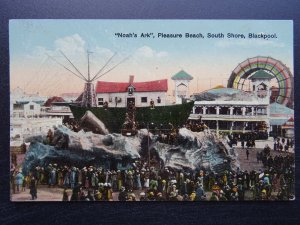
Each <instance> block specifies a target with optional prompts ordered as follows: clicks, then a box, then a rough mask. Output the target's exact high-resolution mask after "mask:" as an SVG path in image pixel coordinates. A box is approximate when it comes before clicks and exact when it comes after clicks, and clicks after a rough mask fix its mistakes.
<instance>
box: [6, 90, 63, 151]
mask: <svg viewBox="0 0 300 225" xmlns="http://www.w3.org/2000/svg"><path fill="white" fill-rule="evenodd" d="M10 97H11V98H10V145H11V146H20V145H21V144H22V143H23V142H24V141H25V139H26V137H28V136H31V135H43V134H44V135H45V134H47V132H48V130H49V129H53V126H58V125H62V120H63V117H62V115H59V114H49V113H47V109H48V108H47V107H45V106H44V103H45V102H46V98H45V97H41V96H39V95H38V94H35V95H28V94H26V93H25V92H24V91H23V90H22V89H21V88H16V89H15V90H13V91H12V92H11V96H10ZM49 108H51V106H49Z"/></svg>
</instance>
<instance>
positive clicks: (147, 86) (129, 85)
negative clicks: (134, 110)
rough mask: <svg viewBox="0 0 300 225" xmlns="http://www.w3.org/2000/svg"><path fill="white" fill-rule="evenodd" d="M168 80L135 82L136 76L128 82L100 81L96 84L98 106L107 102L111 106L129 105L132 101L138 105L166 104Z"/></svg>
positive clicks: (131, 77)
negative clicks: (151, 102) (152, 102)
mask: <svg viewBox="0 0 300 225" xmlns="http://www.w3.org/2000/svg"><path fill="white" fill-rule="evenodd" d="M167 91H168V80H167V79H164V80H155V81H147V82H134V76H130V77H129V81H128V82H105V81H98V82H97V86H96V98H97V106H98V107H103V105H104V103H105V102H107V103H108V106H109V107H127V105H128V104H129V103H130V102H132V103H133V104H135V106H137V107H143V106H150V101H151V100H153V101H154V104H155V105H158V106H160V105H162V106H163V105H166V102H167V101H166V98H167Z"/></svg>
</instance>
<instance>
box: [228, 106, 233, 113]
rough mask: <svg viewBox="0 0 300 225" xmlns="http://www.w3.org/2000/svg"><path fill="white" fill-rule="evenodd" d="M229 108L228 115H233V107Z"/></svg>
mask: <svg viewBox="0 0 300 225" xmlns="http://www.w3.org/2000/svg"><path fill="white" fill-rule="evenodd" d="M229 110H230V115H233V107H230V108H229Z"/></svg>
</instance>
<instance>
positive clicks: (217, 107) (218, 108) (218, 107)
mask: <svg viewBox="0 0 300 225" xmlns="http://www.w3.org/2000/svg"><path fill="white" fill-rule="evenodd" d="M215 108H216V114H217V115H220V106H216V107H215Z"/></svg>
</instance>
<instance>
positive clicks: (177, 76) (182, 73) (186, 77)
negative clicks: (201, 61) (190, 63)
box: [172, 70, 194, 80]
mask: <svg viewBox="0 0 300 225" xmlns="http://www.w3.org/2000/svg"><path fill="white" fill-rule="evenodd" d="M193 79H194V78H193V77H192V76H191V75H190V74H188V73H187V72H185V71H184V70H180V71H179V72H178V73H176V74H175V75H174V76H173V77H172V80H193Z"/></svg>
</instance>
